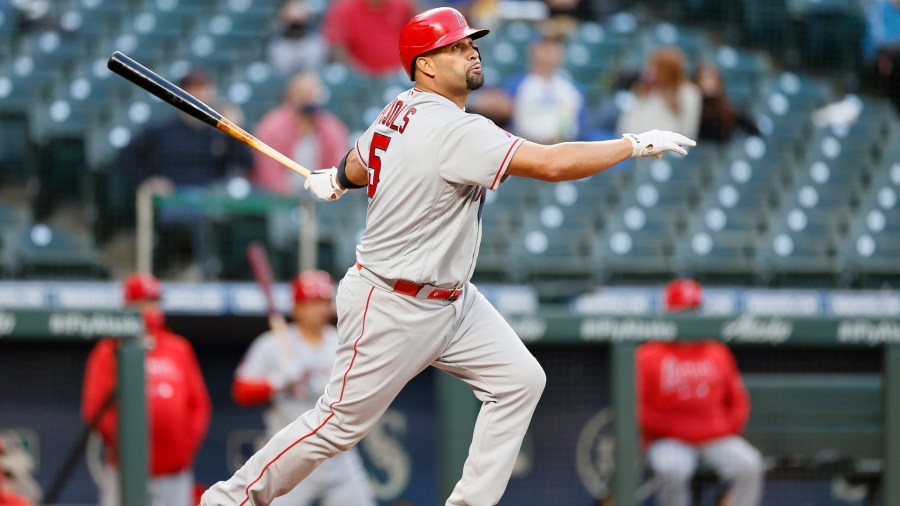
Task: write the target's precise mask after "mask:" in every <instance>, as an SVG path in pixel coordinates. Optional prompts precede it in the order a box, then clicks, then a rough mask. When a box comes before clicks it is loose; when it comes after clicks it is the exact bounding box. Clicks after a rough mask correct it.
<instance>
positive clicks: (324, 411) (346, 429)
mask: <svg viewBox="0 0 900 506" xmlns="http://www.w3.org/2000/svg"><path fill="white" fill-rule="evenodd" d="M391 286H392V283H390V282H389V281H385V280H381V279H379V278H377V277H375V276H374V275H373V274H371V273H370V272H369V271H367V270H366V269H363V270H362V271H359V270H357V268H356V267H352V268H351V269H350V270H349V271H348V272H347V275H346V276H345V277H344V279H343V280H342V281H341V284H340V287H339V288H338V294H337V299H336V303H337V310H338V316H339V320H338V331H339V334H340V346H339V348H338V351H337V360H336V362H335V366H334V370H333V373H332V378H331V381H330V383H329V385H328V387H327V388H326V390H325V394H324V395H322V397H320V398H319V400H318V402H317V403H316V407H315V408H313V409H312V410H310V411H308V412H306V413H305V414H304V415H302V416H300V417H299V418H298V419H297V420H295V421H294V422H293V423H291V424H290V425H288V426H287V427H285V428H284V429H283V430H281V431H279V432H278V433H277V434H276V435H275V436H274V437H273V438H272V439H271V440H270V441H269V442H268V443H267V444H266V445H265V446H264V447H263V448H262V449H261V450H260V451H258V452H257V453H256V454H255V455H253V456H252V457H251V458H250V459H249V460H248V461H247V462H246V463H245V464H244V466H243V467H241V469H239V470H238V471H237V472H236V473H235V475H234V476H232V477H231V479H229V480H228V481H224V482H219V483H217V484H215V485H214V486H213V487H212V488H210V489H209V490H208V491H207V492H206V493H205V494H204V495H203V499H202V501H201V505H202V506H235V505H237V506H244V505H268V504H270V503H271V502H272V500H273V499H274V498H275V497H277V496H280V495H283V494H285V493H286V492H287V491H289V490H290V489H292V488H293V487H294V486H295V485H296V484H297V483H299V482H300V481H302V480H303V479H304V478H305V477H306V476H307V475H309V474H310V473H311V472H312V471H313V469H315V468H316V466H318V465H319V464H320V463H321V462H322V461H323V460H325V459H327V458H329V457H332V456H334V455H337V454H338V453H340V452H342V451H346V450H348V449H350V448H352V447H353V446H354V445H356V443H357V442H359V440H360V439H362V438H363V436H365V435H366V434H367V433H368V432H369V431H370V430H371V429H372V427H373V426H374V425H375V423H376V421H377V420H378V418H379V417H380V416H381V415H382V414H383V413H384V411H385V410H386V409H387V408H388V406H389V405H390V403H391V401H393V400H394V398H395V397H396V396H397V394H398V393H399V392H400V390H401V389H402V388H403V387H404V385H406V383H407V382H408V381H409V380H410V379H412V378H413V377H415V376H416V375H417V374H419V373H420V372H422V371H423V370H424V369H425V368H427V367H428V366H430V365H433V366H435V367H437V368H438V369H441V370H443V371H445V372H447V373H449V374H452V375H454V376H456V377H457V378H460V379H461V380H463V381H465V382H466V383H468V384H469V385H470V386H471V387H472V390H473V391H474V393H475V396H476V397H477V398H478V399H479V400H480V401H481V402H482V406H481V411H480V412H479V414H478V419H477V421H476V423H475V432H474V434H473V438H472V443H471V446H470V447H469V456H468V458H467V460H466V463H465V465H464V467H463V474H462V478H461V479H460V480H459V482H458V483H457V484H456V487H455V488H454V490H453V492H452V494H451V495H450V498H449V499H447V502H446V505H447V506H464V505H465V506H489V505H495V504H497V503H498V502H499V501H500V497H501V496H502V495H503V492H504V491H505V490H506V485H507V482H508V481H509V477H510V475H511V473H512V469H513V464H514V463H515V461H516V456H517V455H518V452H519V447H520V446H521V444H522V438H523V437H524V436H525V432H526V430H527V429H528V424H529V423H530V422H531V416H532V414H533V413H534V409H535V407H536V406H537V403H538V400H539V398H540V396H541V393H542V392H543V389H544V384H545V383H546V375H545V374H544V371H543V369H541V366H540V364H538V362H537V360H535V358H534V356H532V355H531V353H530V352H529V351H528V349H527V348H526V347H525V345H524V344H522V341H521V340H520V339H519V338H518V336H517V335H516V334H515V332H514V331H513V330H512V328H511V327H510V326H509V324H507V323H506V321H505V320H504V319H503V317H502V316H500V314H499V313H498V312H497V311H496V310H495V309H494V308H493V306H491V304H490V303H489V302H488V301H487V300H486V299H485V298H484V296H482V295H481V294H480V293H479V292H478V290H477V288H476V287H475V286H474V285H472V284H471V283H469V284H467V285H466V287H465V289H464V290H463V293H462V295H461V296H460V297H459V298H458V299H456V300H455V301H446V300H435V299H428V298H425V297H427V294H428V293H429V290H428V289H427V288H426V289H423V290H421V291H420V292H419V294H420V295H419V296H417V297H412V296H408V295H402V294H398V293H395V292H393V291H391V289H390V287H391Z"/></svg>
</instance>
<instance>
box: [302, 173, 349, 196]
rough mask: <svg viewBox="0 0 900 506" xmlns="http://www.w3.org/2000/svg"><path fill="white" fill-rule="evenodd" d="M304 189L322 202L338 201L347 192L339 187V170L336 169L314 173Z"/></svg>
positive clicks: (310, 175)
mask: <svg viewBox="0 0 900 506" xmlns="http://www.w3.org/2000/svg"><path fill="white" fill-rule="evenodd" d="M303 187H304V188H306V189H307V190H309V191H311V192H313V194H314V195H315V196H316V197H319V198H320V199H322V200H337V199H339V198H341V195H343V194H344V193H346V192H347V190H345V189H343V188H341V187H340V185H338V182H337V169H336V168H334V167H331V168H329V169H321V170H314V171H312V172H311V173H310V174H309V177H308V178H306V182H305V183H303Z"/></svg>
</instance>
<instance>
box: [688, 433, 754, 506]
mask: <svg viewBox="0 0 900 506" xmlns="http://www.w3.org/2000/svg"><path fill="white" fill-rule="evenodd" d="M701 457H702V458H703V459H704V461H705V462H708V463H709V465H711V466H712V467H713V468H714V469H715V470H716V473H718V474H719V476H720V477H721V478H722V479H723V480H725V481H728V482H729V483H730V484H731V489H730V491H729V499H730V502H729V504H730V505H731V506H759V504H760V502H761V501H762V489H763V481H764V476H765V472H766V468H765V464H764V462H763V458H762V455H761V454H760V453H759V450H757V449H756V448H754V447H753V445H751V444H750V443H748V442H747V441H746V440H745V439H743V438H740V437H737V436H732V437H726V438H722V439H719V440H716V441H714V442H712V443H710V444H707V445H704V446H703V447H702V449H701Z"/></svg>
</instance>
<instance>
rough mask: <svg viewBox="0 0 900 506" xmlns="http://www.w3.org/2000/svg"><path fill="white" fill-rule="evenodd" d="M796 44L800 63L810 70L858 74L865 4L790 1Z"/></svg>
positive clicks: (841, 0) (832, 0)
mask: <svg viewBox="0 0 900 506" xmlns="http://www.w3.org/2000/svg"><path fill="white" fill-rule="evenodd" d="M788 5H789V11H790V15H791V17H792V21H793V26H794V29H793V30H791V34H792V35H793V41H792V42H793V43H794V44H796V45H797V47H798V49H799V56H800V60H799V63H800V64H801V65H803V66H804V67H806V68H811V69H830V70H835V69H839V70H842V71H847V72H857V71H858V69H859V63H860V58H861V57H860V55H861V42H862V36H863V33H864V31H865V20H864V17H863V12H862V4H861V3H860V2H857V1H856V0H791V1H790V2H788Z"/></svg>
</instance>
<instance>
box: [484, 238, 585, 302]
mask: <svg viewBox="0 0 900 506" xmlns="http://www.w3.org/2000/svg"><path fill="white" fill-rule="evenodd" d="M591 237H592V235H591V234H588V233H585V232H584V231H581V230H575V229H548V228H546V227H536V226H535V227H529V226H527V225H526V227H525V229H524V230H523V232H522V233H521V234H517V235H516V236H515V237H514V238H513V241H512V242H511V247H510V251H509V255H510V260H511V262H512V264H513V265H514V266H515V268H516V273H514V276H513V279H514V280H515V281H524V282H528V283H529V284H533V285H535V286H537V287H538V292H539V293H540V294H541V295H542V296H543V297H544V298H554V299H555V298H567V297H571V296H573V295H575V294H577V293H583V292H584V291H586V290H587V289H588V288H589V287H590V286H591V284H592V283H593V279H594V274H595V272H596V271H597V269H596V268H595V266H594V265H593V262H592V258H593V257H594V255H593V253H592V251H591V248H592V244H591ZM479 267H480V265H479Z"/></svg>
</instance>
